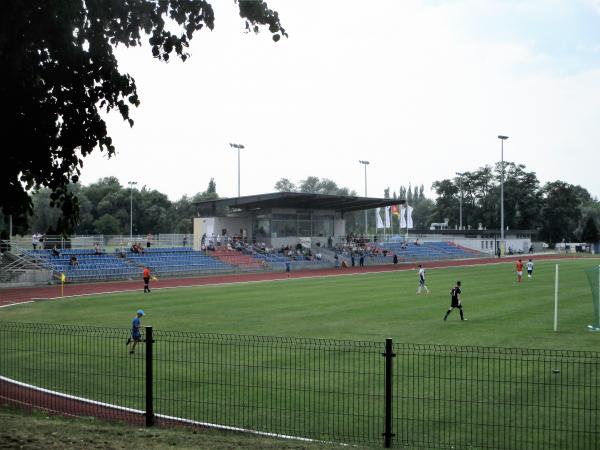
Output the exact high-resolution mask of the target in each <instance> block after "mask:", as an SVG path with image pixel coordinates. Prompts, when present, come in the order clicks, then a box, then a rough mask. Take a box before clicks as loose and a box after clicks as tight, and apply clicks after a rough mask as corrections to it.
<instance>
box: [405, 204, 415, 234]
mask: <svg viewBox="0 0 600 450" xmlns="http://www.w3.org/2000/svg"><path fill="white" fill-rule="evenodd" d="M412 212H413V208H412V207H411V206H408V204H407V205H406V228H412V227H413V220H412Z"/></svg>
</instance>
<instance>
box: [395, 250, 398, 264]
mask: <svg viewBox="0 0 600 450" xmlns="http://www.w3.org/2000/svg"><path fill="white" fill-rule="evenodd" d="M396 264H398V255H396V253H394V265H396Z"/></svg>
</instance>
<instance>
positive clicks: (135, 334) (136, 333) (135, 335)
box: [125, 309, 144, 353]
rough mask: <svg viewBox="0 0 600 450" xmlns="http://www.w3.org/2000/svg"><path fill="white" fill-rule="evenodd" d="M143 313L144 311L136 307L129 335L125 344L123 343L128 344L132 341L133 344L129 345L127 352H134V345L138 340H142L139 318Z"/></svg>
mask: <svg viewBox="0 0 600 450" xmlns="http://www.w3.org/2000/svg"><path fill="white" fill-rule="evenodd" d="M143 315H144V311H143V310H141V309H138V311H137V313H136V315H135V317H134V318H133V320H132V321H131V337H130V338H129V339H127V344H125V345H129V344H130V343H131V342H133V345H132V346H131V351H130V352H129V353H135V347H136V346H137V344H138V342H141V341H142V332H141V331H140V328H141V326H142V321H141V320H140V319H141V318H142V316H143Z"/></svg>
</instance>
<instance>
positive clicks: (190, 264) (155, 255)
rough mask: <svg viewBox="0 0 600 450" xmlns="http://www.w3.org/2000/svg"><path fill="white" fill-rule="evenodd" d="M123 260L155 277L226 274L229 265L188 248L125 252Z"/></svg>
mask: <svg viewBox="0 0 600 450" xmlns="http://www.w3.org/2000/svg"><path fill="white" fill-rule="evenodd" d="M125 258H126V259H127V260H128V261H130V262H131V263H133V264H134V265H135V266H138V267H146V266H147V267H149V268H150V270H151V271H152V272H153V273H154V274H156V275H174V274H178V275H182V274H204V273H207V274H210V273H219V272H227V271H231V270H232V269H233V267H232V265H231V264H227V263H225V262H223V261H220V260H219V259H218V258H214V257H212V256H208V255H207V254H206V253H205V252H198V251H194V250H193V249H191V248H189V247H172V248H164V247H161V248H149V249H145V251H144V253H133V252H131V251H128V252H126V254H125Z"/></svg>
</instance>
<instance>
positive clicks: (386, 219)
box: [385, 206, 391, 228]
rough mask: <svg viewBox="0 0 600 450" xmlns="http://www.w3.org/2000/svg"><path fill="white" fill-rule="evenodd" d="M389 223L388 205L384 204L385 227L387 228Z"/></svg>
mask: <svg viewBox="0 0 600 450" xmlns="http://www.w3.org/2000/svg"><path fill="white" fill-rule="evenodd" d="M390 226H391V225H390V207H389V206H386V207H385V227H386V228H389V227H390Z"/></svg>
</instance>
